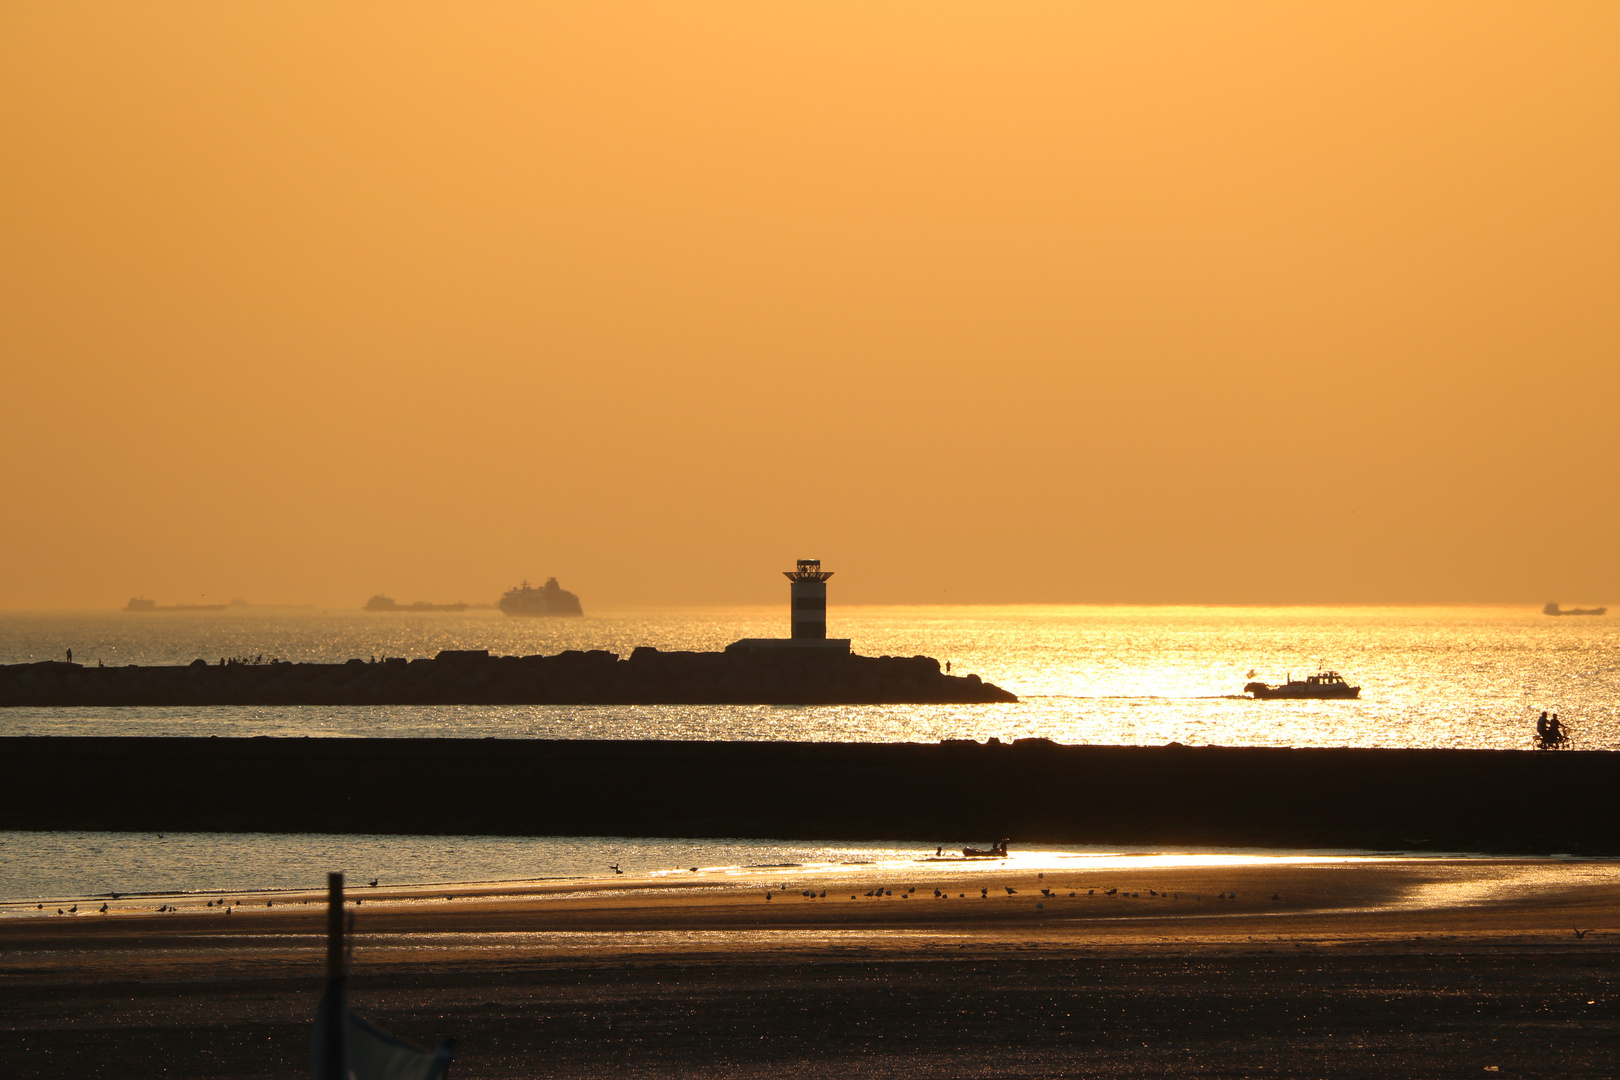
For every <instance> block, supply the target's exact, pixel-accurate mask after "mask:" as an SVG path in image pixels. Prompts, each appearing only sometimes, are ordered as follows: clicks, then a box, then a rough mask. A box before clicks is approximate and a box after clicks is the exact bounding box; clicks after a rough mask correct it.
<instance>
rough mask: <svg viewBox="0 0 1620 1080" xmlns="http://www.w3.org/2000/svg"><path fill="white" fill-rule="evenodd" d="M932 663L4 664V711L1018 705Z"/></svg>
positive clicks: (800, 659)
mask: <svg viewBox="0 0 1620 1080" xmlns="http://www.w3.org/2000/svg"><path fill="white" fill-rule="evenodd" d="M1017 700H1018V698H1017V697H1016V696H1014V695H1013V694H1010V693H1008V692H1007V691H1005V690H1003V689H1001V688H1000V687H999V686H995V685H993V684H991V683H987V682H984V681H983V680H981V679H980V678H979V677H978V676H977V675H965V676H958V675H946V674H944V673H943V672H941V671H940V667H939V661H938V660H934V659H932V658H930V657H926V656H911V657H898V656H875V657H874V656H857V655H853V654H849V653H822V652H819V651H814V650H780V651H775V652H769V651H762V652H746V651H745V652H739V651H728V652H661V651H659V650H658V649H654V648H647V647H643V648H638V649H636V650H635V651H634V652H633V653H631V654H630V656H629V658H628V659H625V658H621V657H620V656H619V655H618V654H617V653H611V652H605V651H602V650H592V651H590V652H581V651H579V650H569V651H567V652H563V653H560V654H558V655H556V656H491V655H490V654H489V653H488V652H487V651H485V650H482V649H475V650H446V651H444V652H441V653H439V655H438V656H436V657H434V658H432V659H426V658H423V659H416V660H406V659H403V658H398V657H390V658H386V659H383V660H381V661H375V662H369V661H365V660H350V661H348V662H347V663H343V664H299V663H287V662H282V661H271V662H269V663H248V662H238V661H224V662H222V663H219V664H210V663H208V662H207V661H205V660H195V661H193V662H192V663H190V664H188V665H185V666H177V667H138V666H136V665H133V664H131V665H128V666H126V667H87V666H84V665H81V664H72V663H62V662H60V661H51V662H47V663H37V664H10V665H0V706H15V705H35V706H59V705H101V706H124V705H902V704H935V703H938V704H947V703H974V702H996V701H1017Z"/></svg>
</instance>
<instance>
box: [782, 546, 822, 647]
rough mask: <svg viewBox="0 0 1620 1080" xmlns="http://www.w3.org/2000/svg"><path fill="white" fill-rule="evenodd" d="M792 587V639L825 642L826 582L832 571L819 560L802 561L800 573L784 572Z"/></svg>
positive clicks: (795, 571)
mask: <svg viewBox="0 0 1620 1080" xmlns="http://www.w3.org/2000/svg"><path fill="white" fill-rule="evenodd" d="M782 573H783V575H784V576H786V578H787V579H788V580H789V581H791V582H792V583H793V584H792V585H791V586H790V588H791V589H792V591H793V637H794V638H795V639H804V638H812V639H815V640H818V641H824V640H826V637H827V579H828V578H830V577H832V571H831V570H823V569H822V568H821V560H820V559H800V560H799V568H798V569H797V570H784V571H782Z"/></svg>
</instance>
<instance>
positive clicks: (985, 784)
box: [0, 737, 1620, 855]
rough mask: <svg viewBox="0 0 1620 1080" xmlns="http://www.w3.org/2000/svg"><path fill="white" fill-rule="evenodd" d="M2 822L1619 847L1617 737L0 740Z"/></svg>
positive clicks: (18, 825) (1585, 850)
mask: <svg viewBox="0 0 1620 1080" xmlns="http://www.w3.org/2000/svg"><path fill="white" fill-rule="evenodd" d="M0 754H3V755H4V760H6V761H7V762H8V763H9V764H10V765H11V773H12V780H11V781H10V782H9V783H8V784H7V785H6V786H4V788H0V829H7V830H53V829H54V830H63V829H68V830H110V831H119V830H123V831H164V830H173V831H209V832H306V833H317V832H324V833H368V834H395V835H406V834H467V835H476V834H483V835H529V836H664V837H774V838H780V839H810V838H813V839H822V840H833V839H847V840H878V839H882V840H896V841H899V840H907V841H917V842H937V841H938V839H940V838H945V837H953V836H955V837H964V836H969V837H971V836H982V837H985V838H987V839H993V838H999V837H1002V836H1006V837H1011V838H1013V840H1014V841H1015V843H1017V842H1022V843H1070V844H1157V845H1165V846H1175V845H1210V846H1254V847H1289V848H1295V849H1304V848H1360V849H1374V850H1376V849H1396V850H1408V851H1409V850H1425V849H1428V850H1437V851H1442V850H1443V851H1501V852H1525V853H1570V854H1587V855H1620V809H1617V807H1616V805H1615V803H1614V800H1613V798H1612V794H1611V793H1612V792H1613V791H1614V790H1615V788H1616V785H1617V783H1620V754H1614V753H1609V752H1578V751H1577V752H1564V753H1557V754H1539V753H1533V752H1527V751H1489V750H1484V751H1482V750H1359V749H1280V748H1269V747H1207V746H1206V747H1185V746H1168V747H1126V746H1062V745H1058V744H1056V743H1052V742H1049V741H1046V740H1021V741H1019V742H1016V743H1012V744H1006V743H974V742H948V743H940V744H933V745H926V744H918V743H899V744H895V743H889V744H882V743H781V742H660V741H651V740H638V741H619V740H540V739H493V738H490V739H272V738H250V739H231V738H208V739H187V738H116V737H114V738H51V737H17V738H4V739H0Z"/></svg>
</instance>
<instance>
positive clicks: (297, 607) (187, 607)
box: [123, 596, 315, 612]
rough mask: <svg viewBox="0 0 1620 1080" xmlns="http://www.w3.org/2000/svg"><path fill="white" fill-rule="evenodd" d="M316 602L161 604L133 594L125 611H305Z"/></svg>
mask: <svg viewBox="0 0 1620 1080" xmlns="http://www.w3.org/2000/svg"><path fill="white" fill-rule="evenodd" d="M314 606H315V605H314V604H254V603H250V602H249V601H247V600H232V601H231V602H230V603H228V604H160V603H158V602H157V601H155V600H148V599H147V598H146V597H144V596H132V597H130V598H129V603H127V604H125V605H124V608H123V610H125V611H141V612H146V611H240V610H242V609H243V608H255V609H259V610H264V611H303V610H305V609H309V608H313V607H314Z"/></svg>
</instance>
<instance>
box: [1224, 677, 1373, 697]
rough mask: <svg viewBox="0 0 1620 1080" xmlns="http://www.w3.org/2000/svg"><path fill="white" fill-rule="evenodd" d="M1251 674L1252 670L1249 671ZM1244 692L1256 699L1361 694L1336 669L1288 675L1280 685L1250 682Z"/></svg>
mask: <svg viewBox="0 0 1620 1080" xmlns="http://www.w3.org/2000/svg"><path fill="white" fill-rule="evenodd" d="M1249 674H1250V675H1251V676H1252V675H1253V674H1254V672H1252V671H1251V672H1249ZM1243 692H1244V693H1245V694H1253V695H1254V696H1255V698H1256V699H1258V700H1264V699H1268V698H1357V697H1360V696H1361V687H1359V686H1351V685H1350V684H1349V683H1347V682H1345V681H1344V676H1342V675H1340V674H1339V673H1338V672H1337V671H1319V672H1317V673H1316V674H1315V675H1308V676H1306V677H1305V678H1303V679H1296V678H1294V677H1293V676H1292V675H1289V676H1288V681H1287V682H1285V683H1283V684H1282V685H1281V686H1271V685H1269V684H1267V683H1263V682H1252V683H1250V684H1249V685H1247V686H1245V687H1244V688H1243Z"/></svg>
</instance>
